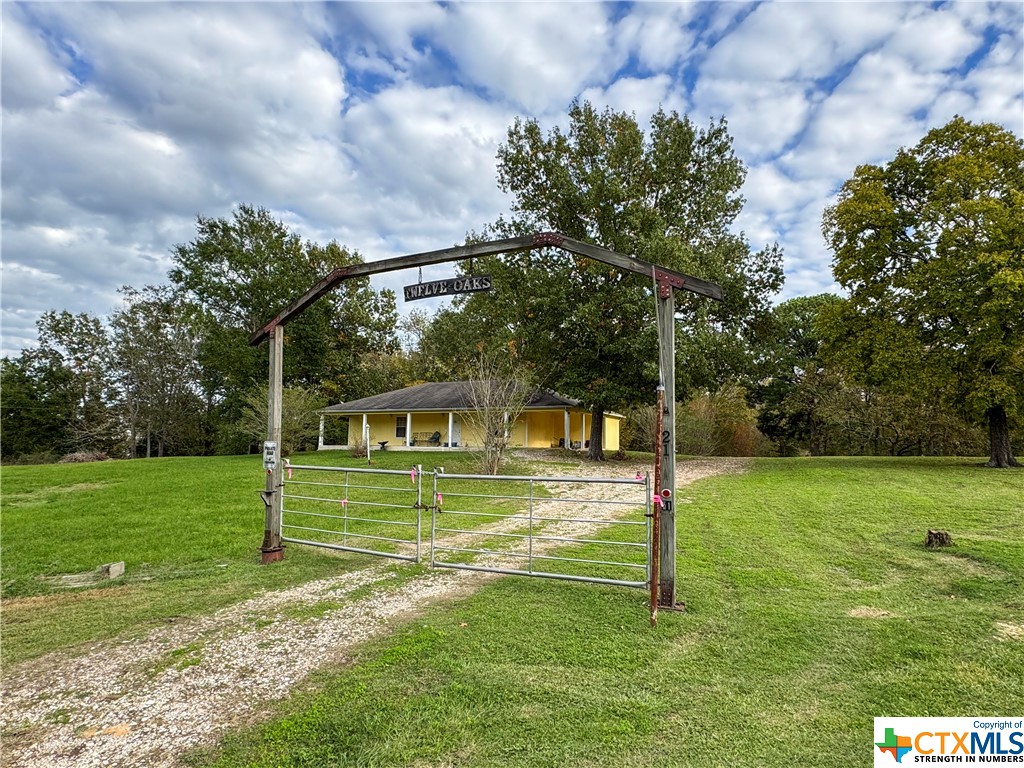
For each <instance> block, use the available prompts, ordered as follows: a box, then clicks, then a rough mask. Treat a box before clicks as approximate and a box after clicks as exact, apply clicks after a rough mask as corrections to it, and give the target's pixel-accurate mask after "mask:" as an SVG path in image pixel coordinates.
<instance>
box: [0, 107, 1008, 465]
mask: <svg viewBox="0 0 1024 768" xmlns="http://www.w3.org/2000/svg"><path fill="white" fill-rule="evenodd" d="M745 173H746V169H745V167H744V166H743V164H742V162H741V161H740V160H739V159H738V158H737V157H736V156H735V154H734V152H733V150H732V139H731V137H730V135H729V133H728V130H727V127H726V124H725V121H724V120H719V121H715V122H711V123H710V124H708V125H707V126H704V127H701V126H697V125H695V124H694V123H693V122H691V121H690V120H689V118H687V117H685V116H683V117H680V116H679V115H677V114H675V113H666V112H664V111H659V112H658V113H657V114H655V115H654V117H653V118H652V120H651V124H650V126H649V128H648V129H647V130H644V129H642V128H641V127H640V126H639V125H638V124H637V121H636V119H635V118H634V117H633V116H631V115H627V114H623V113H618V112H614V111H611V110H607V109H606V110H604V111H599V110H597V109H595V108H594V107H593V106H592V105H590V104H589V103H586V102H584V103H574V104H573V105H572V107H571V108H570V110H569V114H568V128H567V129H566V130H565V131H562V130H561V129H557V128H556V129H552V130H550V131H548V132H545V131H543V130H542V129H541V127H540V126H539V124H538V123H537V122H536V121H532V120H527V121H523V120H517V121H516V122H515V123H514V125H513V126H512V127H511V128H510V129H509V131H508V136H507V141H506V143H505V144H503V145H502V146H501V148H500V150H499V153H498V183H499V186H500V187H501V188H502V189H503V190H504V191H506V192H507V193H509V194H510V196H511V199H512V206H511V212H510V215H509V216H508V217H501V218H499V219H498V220H497V221H496V222H494V223H492V224H489V225H487V226H484V227H483V228H482V230H481V232H479V233H470V234H469V236H468V239H469V240H480V239H491V238H494V237H506V236H512V235H518V234H523V233H528V232H535V231H538V230H549V229H550V230H557V231H561V232H564V233H565V234H567V235H569V236H570V237H573V238H576V239H580V240H585V241H588V242H593V243H596V244H598V245H602V246H605V247H608V248H612V249H614V250H617V251H619V252H622V253H626V254H630V255H633V256H636V257H639V258H642V259H645V260H647V261H650V262H653V263H656V264H660V265H665V266H668V267H671V268H674V269H678V270H680V271H683V272H688V273H692V274H696V275H700V276H701V277H703V278H705V279H708V280H712V281H714V282H716V283H719V284H720V285H722V287H723V289H724V294H725V299H724V301H723V302H721V303H717V302H711V301H708V300H705V299H701V298H698V297H694V296H689V295H685V294H682V293H680V294H678V295H677V299H678V311H677V318H676V322H677V356H678V357H677V371H678V373H677V396H678V398H679V399H680V401H681V402H680V406H681V407H680V408H679V409H678V419H679V423H678V424H677V436H678V444H677V449H678V450H679V451H681V452H683V453H691V454H701V455H715V454H731V455H783V456H794V455H802V454H812V455H826V454H856V455H893V456H906V455H936V454H959V455H981V454H985V453H987V454H988V455H989V457H990V458H989V462H990V464H991V465H992V466H1013V465H1015V464H1016V459H1015V457H1014V453H1013V449H1012V446H1011V439H1010V437H1011V434H1012V433H1013V430H1014V429H1016V428H1018V427H1019V424H1020V420H1021V417H1022V415H1024V414H1022V412H1024V344H1022V339H1024V327H1022V325H1024V143H1022V142H1021V140H1020V139H1019V138H1018V137H1015V136H1013V135H1012V134H1010V133H1009V132H1007V131H1005V130H1003V129H1001V128H999V127H998V126H993V125H987V124H983V125H975V124H972V123H969V122H967V121H965V120H963V119H961V118H956V119H955V120H954V121H952V122H951V123H950V124H949V125H947V126H945V127H943V128H939V129H936V130H933V131H931V132H930V133H929V134H928V135H927V136H926V137H925V138H924V139H922V141H921V142H920V143H919V144H918V145H917V146H916V147H914V148H912V149H908V150H901V151H900V152H899V153H898V155H897V157H896V158H895V159H894V160H893V161H892V162H891V163H889V164H887V165H885V166H884V167H879V166H863V167H860V168H858V169H856V172H855V174H854V176H853V177H852V178H851V179H850V180H849V181H848V182H847V183H846V184H845V185H844V186H843V188H842V189H841V190H840V193H839V197H838V200H837V202H836V204H835V205H834V206H832V207H830V208H829V209H828V210H826V211H825V214H824V219H823V233H824V235H825V238H826V241H827V242H828V244H829V245H830V247H831V248H832V251H833V254H834V260H833V269H834V273H835V277H836V280H837V282H839V284H840V285H841V286H842V287H843V288H844V289H846V290H847V291H848V292H849V296H848V297H847V298H840V297H838V296H832V295H820V296H810V297H800V298H796V299H792V300H789V301H786V302H783V303H781V304H778V305H774V306H773V304H772V300H773V298H774V297H775V296H776V295H777V293H778V291H779V289H780V288H781V285H782V253H781V250H780V249H779V247H778V246H777V245H775V244H767V245H764V246H763V247H760V248H757V249H755V248H754V247H752V246H751V245H750V244H749V243H748V242H747V240H746V238H745V237H744V236H743V235H742V234H736V233H735V232H734V231H733V224H734V222H735V219H736V216H737V215H738V214H739V212H740V211H741V209H742V205H743V199H742V196H741V195H740V189H741V186H742V184H743V180H744V178H745ZM360 259H361V257H360V255H359V254H358V253H355V252H351V251H349V250H348V249H346V248H345V247H343V246H341V245H339V244H337V243H334V242H331V243H329V244H327V245H319V244H316V243H312V242H309V241H303V240H302V238H301V237H300V236H299V235H298V234H297V233H295V232H293V231H291V230H290V229H289V228H288V227H287V226H285V225H284V224H283V223H282V222H280V221H278V220H276V219H275V218H274V217H273V216H272V215H271V214H270V213H269V212H268V211H267V210H265V209H262V208H258V207H253V206H249V205H241V206H239V207H238V208H237V209H236V210H235V211H234V212H233V213H232V215H231V216H230V217H226V218H219V219H210V218H206V217H203V216H200V217H199V218H198V220H197V226H196V237H195V239H194V240H192V241H191V242H189V243H184V244H180V245H177V246H175V248H174V249H173V267H172V269H171V271H170V273H169V275H168V282H167V283H166V284H164V285H158V286H145V287H143V288H133V287H130V286H126V287H125V288H123V289H122V297H123V301H122V304H121V305H120V306H118V307H116V308H114V310H113V311H112V313H111V314H110V315H109V316H108V317H106V318H98V317H92V316H89V315H85V314H80V315H73V314H71V313H69V312H66V311H50V312H47V313H45V314H44V315H43V316H42V318H40V320H39V322H38V331H39V345H38V346H37V347H33V348H31V349H26V350H24V351H22V352H21V354H20V355H18V356H17V357H14V358H4V359H3V361H2V363H0V365H2V388H3V389H2V442H0V453H2V456H3V459H4V460H5V461H12V460H21V461H42V460H48V459H52V458H56V457H59V456H61V455H63V454H66V453H70V452H73V451H81V450H91V451H101V452H104V453H106V454H108V455H110V456H112V457H133V458H134V457H147V456H169V455H196V454H213V453H244V452H249V451H253V450H257V449H258V447H259V441H260V439H261V438H262V431H263V430H262V426H263V424H265V416H264V409H265V390H266V366H267V360H266V350H265V349H264V348H253V347H251V346H249V343H248V339H249V337H250V335H251V334H252V333H253V332H254V331H255V330H257V329H258V328H260V327H262V325H263V324H264V323H265V322H266V321H267V320H268V319H269V318H270V317H272V316H273V315H274V314H275V313H276V312H277V311H278V310H279V309H280V308H281V307H283V306H284V305H286V304H287V303H288V302H290V301H291V300H292V299H294V298H295V297H296V296H297V295H299V294H300V293H302V292H303V291H304V290H306V289H307V288H308V287H309V286H310V285H312V284H313V283H314V282H316V281H317V280H318V279H320V278H321V277H323V276H324V275H326V274H327V273H329V272H330V271H331V270H332V269H335V268H337V267H340V266H345V265H348V264H353V263H357V262H359V261H360ZM459 269H460V270H461V272H462V274H470V273H473V272H475V273H477V274H489V275H491V276H492V282H493V286H494V290H493V291H491V292H487V293H475V294H471V295H467V296H461V297H458V298H457V299H456V300H455V301H454V302H453V303H452V305H451V306H449V307H447V308H444V309H442V310H440V311H438V312H436V313H433V314H429V313H426V312H424V311H422V310H415V311H413V312H412V313H410V314H409V315H408V316H406V317H405V318H404V319H401V320H400V319H399V315H398V312H397V309H396V304H395V296H394V294H393V292H391V291H389V290H381V291H376V290H374V289H373V288H371V287H370V285H369V283H368V282H367V281H365V280H363V281H358V280H357V281H350V282H345V283H343V284H342V285H341V287H340V288H339V289H338V290H336V291H335V292H333V293H332V294H330V295H329V296H328V297H326V298H324V299H322V300H321V301H319V302H318V303H317V304H315V305H313V307H311V308H310V309H309V310H308V311H307V312H306V313H305V314H304V315H303V316H302V317H301V318H300V319H298V320H296V321H295V322H293V323H291V324H289V325H288V326H287V329H286V337H285V338H286V354H285V358H284V366H285V367H284V379H285V386H286V388H287V392H286V398H287V402H286V410H288V411H289V417H290V424H292V425H294V426H293V427H290V428H289V430H290V435H291V436H290V438H289V441H290V442H289V448H291V449H294V450H298V449H301V448H303V447H309V446H310V443H311V440H315V424H316V419H315V414H316V411H317V409H319V408H320V407H323V406H324V405H326V404H328V403H334V402H342V401H346V400H351V399H355V398H359V397H364V396H368V395H371V394H376V393H379V392H384V391H388V390H392V389H396V388H399V387H402V386H406V385H409V384H413V383H417V382H421V381H444V380H456V379H469V378H472V376H473V374H474V371H475V370H477V369H478V368H479V360H480V359H481V356H489V357H490V359H495V358H496V357H504V358H506V359H507V360H508V361H510V362H511V363H512V364H513V367H514V368H515V369H516V370H518V371H521V372H526V373H527V374H528V375H529V377H530V378H531V379H532V381H533V383H534V384H536V385H540V386H546V387H550V388H552V389H556V390H558V391H559V392H562V393H563V394H566V395H569V396H572V397H576V398H578V399H580V400H582V401H583V402H584V403H585V404H586V405H588V406H589V407H591V409H592V410H593V412H594V415H595V418H593V419H592V420H591V421H592V423H593V425H594V432H592V434H591V436H590V446H591V448H590V450H591V456H592V458H595V459H601V458H604V456H603V454H602V452H601V445H602V439H601V434H600V431H599V430H600V429H601V423H602V419H600V418H598V417H599V416H600V415H601V414H602V413H603V412H605V411H607V410H615V411H620V412H623V413H625V414H626V416H627V419H626V422H625V425H624V431H623V435H622V444H623V447H624V448H627V449H636V450H646V449H649V447H650V446H651V445H652V443H653V429H654V426H653V425H654V411H653V401H654V390H655V387H656V385H657V378H658V371H657V354H656V345H657V342H656V336H655V328H654V322H653V310H654V302H653V301H651V300H650V290H651V286H650V285H648V284H646V283H645V282H644V281H642V280H638V279H636V278H635V277H631V276H628V275H623V274H621V273H619V272H618V271H616V270H613V269H610V268H608V267H607V266H605V265H602V264H598V263H594V262H589V261H587V260H584V259H580V258H576V257H571V256H566V255H564V254H562V253H560V252H557V253H556V252H555V251H554V250H538V251H531V252H523V253H514V254H508V255H505V256H501V257H494V258H486V259H478V260H476V262H475V263H472V262H470V263H463V264H462V265H461V266H460V267H459Z"/></svg>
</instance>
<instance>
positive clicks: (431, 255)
mask: <svg viewBox="0 0 1024 768" xmlns="http://www.w3.org/2000/svg"><path fill="white" fill-rule="evenodd" d="M547 247H551V248H559V249H561V250H563V251H567V252H569V253H575V254H577V255H580V256H585V257H587V258H590V259H594V260H595V261H600V262H602V263H604V264H608V265H610V266H613V267H617V268H619V269H623V270H625V271H627V272H633V273H635V274H639V275H643V276H644V277H647V278H648V279H652V280H653V282H654V286H655V300H656V310H657V324H658V337H659V347H660V348H659V355H658V361H659V366H660V369H661V384H662V386H663V387H664V404H665V405H664V414H663V415H664V421H663V423H664V427H663V431H662V434H661V441H662V444H663V445H664V446H667V447H668V450H667V451H666V455H665V460H664V461H663V462H662V463H661V471H660V477H659V478H658V479H657V480H658V487H659V488H664V489H669V490H670V491H671V494H670V498H668V499H666V501H665V502H664V503H663V504H662V508H661V525H660V530H659V534H660V535H659V541H660V546H659V554H660V558H659V559H660V569H659V574H658V581H659V587H660V590H659V594H660V596H659V602H660V604H661V605H663V606H668V607H673V606H675V604H676V585H675V563H676V551H675V546H676V535H675V532H676V525H675V506H674V502H673V501H672V498H671V497H674V491H675V450H674V448H675V291H676V290H685V291H689V292H691V293H696V294H698V295H700V296H705V297H707V298H710V299H713V300H715V301H721V300H722V289H721V287H720V286H718V285H716V284H714V283H710V282H708V281H706V280H702V279H700V278H698V277H692V276H690V275H686V274H683V273H682V272H676V271H675V270H671V269H667V268H665V267H659V266H657V265H655V264H651V263H649V262H646V261H642V260H640V259H636V258H633V257H631V256H626V255H624V254H621V253H617V252H615V251H612V250H609V249H607V248H601V247H600V246H596V245H592V244H590V243H584V242H581V241H579V240H573V239H572V238H569V237H566V236H565V235H562V234H559V233H557V232H541V233H538V234H536V235H533V236H524V237H513V238H507V239H504V240H494V241H491V242H484V243H473V244H471V245H464V246H455V247H453V248H444V249H441V250H437V251H427V252H424V253H416V254H410V255H408V256H398V257H396V258H392V259H383V260H381V261H375V262H369V263H363V264H352V265H350V266H347V267H340V268H339V269H336V270H334V271H333V272H331V273H330V274H329V275H327V276H326V277H325V278H323V279H322V280H320V281H319V282H317V283H316V284H315V285H314V286H312V287H311V288H310V289H309V290H308V291H306V293H304V294H303V295H302V296H300V297H299V298H298V299H296V300H295V301H294V302H292V303H291V304H290V305H288V306H287V307H285V308H284V309H283V310H281V311H280V312H279V313H278V314H277V316H276V317H274V319H273V320H271V321H270V322H268V323H267V324H266V325H265V326H263V328H261V329H260V330H259V331H257V332H256V333H254V334H253V335H252V337H251V338H250V340H249V342H250V344H252V345H253V346H258V345H260V344H262V343H263V342H264V341H266V340H269V341H270V372H269V395H268V408H267V442H268V443H273V444H274V445H275V446H276V445H279V444H280V442H281V389H282V374H281V370H282V368H281V359H282V356H283V354H284V326H285V325H287V324H288V323H289V322H291V321H292V320H294V319H295V318H297V317H298V316H300V315H301V314H302V313H303V312H304V311H305V310H306V309H307V308H308V307H309V306H310V305H311V304H313V303H314V302H315V301H316V300H317V299H319V298H320V297H321V296H323V295H324V294H325V293H327V292H328V291H331V290H333V289H334V288H335V287H337V286H338V285H339V284H340V283H342V282H344V281H345V280H352V279H354V278H359V277H367V276H369V275H374V274H380V273H383V272H393V271H396V270H401V269H409V268H413V267H424V266H428V265H431V264H443V263H445V262H449V261H463V260H466V259H471V258H475V257H481V256H491V255H498V254H502V253H509V252H512V251H523V250H534V249H536V248H547ZM282 476H283V466H282V464H281V462H276V463H275V464H273V465H271V466H270V467H269V469H268V471H267V480H266V490H265V491H264V493H263V500H264V505H265V524H264V533H263V545H262V546H261V548H260V549H261V551H262V553H263V555H262V559H263V562H264V563H269V562H273V561H275V560H279V559H281V557H282V556H283V550H282V548H281V498H280V497H281V488H282Z"/></svg>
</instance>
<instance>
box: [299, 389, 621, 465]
mask: <svg viewBox="0 0 1024 768" xmlns="http://www.w3.org/2000/svg"><path fill="white" fill-rule="evenodd" d="M469 402H470V400H469V382H465V381H449V382H436V383H430V384H417V385H415V386H412V387H406V388H405V389H398V390H395V391H394V392H384V393H383V394H380V395H373V396H372V397H364V398H361V399H359V400H353V401H351V402H348V403H338V404H337V405H332V406H330V407H328V408H325V409H324V410H323V411H321V415H320V439H319V442H318V449H319V450H331V449H340V448H350V447H351V445H350V444H351V443H353V442H354V441H357V440H359V436H360V435H362V434H365V432H366V430H367V429H369V432H370V445H371V446H377V445H379V446H381V447H383V448H385V449H386V450H389V451H390V450H393V449H398V450H417V451H419V450H425V449H439V450H449V449H456V450H458V449H472V448H474V447H479V446H480V444H481V440H480V436H479V435H476V434H474V432H473V429H472V427H471V426H470V425H469V422H468V420H464V419H463V415H464V414H465V413H466V412H467V411H471V410H472V408H471V407H469V405H468V403H469ZM327 419H345V420H348V422H349V430H348V434H349V436H350V437H349V439H348V440H347V442H346V443H345V444H344V445H327V444H325V442H324V434H325V425H326V420H327ZM591 419H592V416H591V413H590V411H588V410H587V409H585V408H582V407H581V406H580V402H579V401H578V400H573V399H572V398H568V397H565V396H564V395H560V394H558V393H557V392H552V391H551V390H546V389H540V390H537V391H536V392H535V393H534V394H533V395H532V396H531V397H530V399H529V400H528V401H527V404H526V408H524V409H523V412H522V414H521V415H520V416H519V418H518V419H516V422H515V424H513V425H512V430H511V434H512V442H511V446H512V447H513V448H560V447H567V448H586V447H588V446H589V444H590V429H591V426H592V422H591ZM621 421H622V416H621V415H620V414H617V413H611V412H606V413H605V414H604V437H603V442H604V445H603V446H602V447H603V448H604V450H606V451H617V450H618V449H619V423H620V422H621Z"/></svg>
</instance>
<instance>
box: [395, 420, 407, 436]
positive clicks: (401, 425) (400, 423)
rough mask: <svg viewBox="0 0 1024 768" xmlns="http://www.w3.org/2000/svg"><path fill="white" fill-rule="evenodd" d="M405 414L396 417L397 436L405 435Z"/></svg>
mask: <svg viewBox="0 0 1024 768" xmlns="http://www.w3.org/2000/svg"><path fill="white" fill-rule="evenodd" d="M406 426H407V425H406V423H405V416H396V417H395V437H405V430H406Z"/></svg>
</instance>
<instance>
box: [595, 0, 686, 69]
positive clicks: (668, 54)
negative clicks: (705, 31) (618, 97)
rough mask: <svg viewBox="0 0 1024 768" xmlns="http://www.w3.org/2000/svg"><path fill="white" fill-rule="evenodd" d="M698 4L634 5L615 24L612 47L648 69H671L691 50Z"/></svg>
mask: <svg viewBox="0 0 1024 768" xmlns="http://www.w3.org/2000/svg"><path fill="white" fill-rule="evenodd" d="M697 8H698V4H697V3H637V4H635V5H633V6H632V7H631V8H630V9H629V12H628V13H627V14H626V15H625V16H624V17H623V18H622V19H620V20H619V21H618V23H617V24H616V25H615V29H614V31H613V33H612V35H613V44H614V45H616V46H617V47H618V48H620V49H621V50H622V51H624V52H625V54H626V55H633V56H636V58H637V60H638V61H639V63H640V65H641V66H642V67H643V68H645V69H647V70H654V71H664V70H671V69H672V68H673V67H674V66H675V65H676V64H677V63H678V62H679V61H680V60H681V59H683V58H685V56H686V55H687V54H688V53H689V51H690V49H691V48H692V47H693V43H694V39H695V34H694V32H693V31H692V30H690V29H689V28H688V25H689V23H690V21H691V20H692V19H693V18H694V16H695V15H696V12H697Z"/></svg>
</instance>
